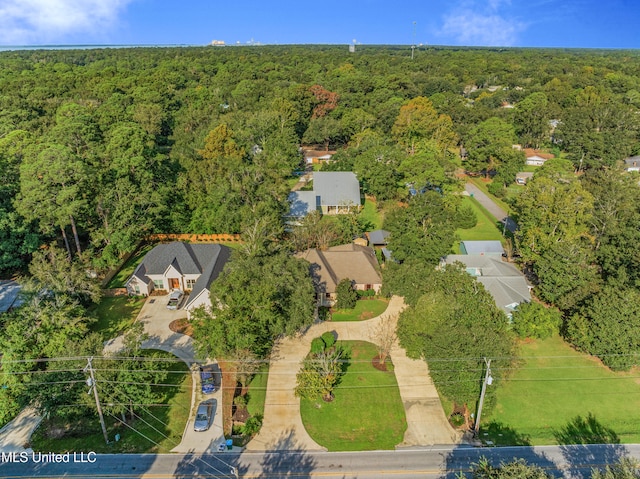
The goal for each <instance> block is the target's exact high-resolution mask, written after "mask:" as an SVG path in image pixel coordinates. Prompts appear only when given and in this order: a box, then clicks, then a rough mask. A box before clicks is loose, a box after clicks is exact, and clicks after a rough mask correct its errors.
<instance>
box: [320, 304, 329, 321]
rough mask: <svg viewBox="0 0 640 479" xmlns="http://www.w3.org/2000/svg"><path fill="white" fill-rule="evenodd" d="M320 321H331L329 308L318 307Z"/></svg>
mask: <svg viewBox="0 0 640 479" xmlns="http://www.w3.org/2000/svg"><path fill="white" fill-rule="evenodd" d="M318 319H319V320H320V321H326V320H327V319H331V318H330V316H329V308H327V307H326V306H318Z"/></svg>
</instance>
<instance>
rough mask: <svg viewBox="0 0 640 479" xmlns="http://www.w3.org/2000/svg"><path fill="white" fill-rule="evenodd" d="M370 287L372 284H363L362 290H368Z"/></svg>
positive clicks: (371, 287)
mask: <svg viewBox="0 0 640 479" xmlns="http://www.w3.org/2000/svg"><path fill="white" fill-rule="evenodd" d="M370 289H373V285H370V284H365V285H364V290H365V291H369V290H370Z"/></svg>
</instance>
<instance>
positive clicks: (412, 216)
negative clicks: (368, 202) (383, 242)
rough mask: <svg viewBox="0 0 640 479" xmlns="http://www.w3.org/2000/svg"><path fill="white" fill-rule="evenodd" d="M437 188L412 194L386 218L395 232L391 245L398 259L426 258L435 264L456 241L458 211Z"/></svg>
mask: <svg viewBox="0 0 640 479" xmlns="http://www.w3.org/2000/svg"><path fill="white" fill-rule="evenodd" d="M450 209H451V208H450V206H449V205H448V204H447V203H445V201H444V199H443V197H442V196H441V195H440V194H438V193H437V192H435V191H427V192H425V193H423V194H418V195H416V196H414V197H413V198H411V200H410V201H409V204H408V205H407V206H406V207H404V206H401V207H396V208H394V209H393V210H392V211H391V212H390V213H389V214H388V215H387V216H386V218H385V222H384V225H385V229H387V230H389V232H390V233H391V237H390V241H389V249H390V250H391V251H393V257H394V259H396V260H397V261H422V262H425V263H426V264H431V265H435V264H437V262H438V260H439V259H440V258H441V257H443V256H446V254H447V253H448V252H449V251H450V250H451V245H452V244H453V241H454V217H455V212H452V211H450Z"/></svg>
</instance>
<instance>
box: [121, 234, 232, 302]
mask: <svg viewBox="0 0 640 479" xmlns="http://www.w3.org/2000/svg"><path fill="white" fill-rule="evenodd" d="M230 256H231V250H230V249H229V248H228V247H227V246H223V245H219V244H189V243H182V242H179V241H175V242H173V243H169V244H159V245H157V246H156V247H155V248H153V249H152V250H151V251H149V252H148V253H147V254H146V256H145V257H144V259H143V260H142V262H141V263H140V264H139V265H138V267H137V268H136V270H135V271H134V272H133V274H132V275H131V277H130V278H129V279H128V280H127V282H126V283H125V287H126V288H127V291H128V292H129V294H133V295H143V296H148V295H149V294H150V293H151V292H152V291H153V290H162V291H172V290H175V289H180V290H182V291H186V292H188V293H189V296H188V298H187V300H186V303H185V305H184V309H185V310H187V311H188V312H191V311H192V310H193V309H195V308H197V307H199V306H205V307H206V308H209V307H211V301H210V299H209V286H210V285H211V283H212V282H213V281H214V280H215V279H216V278H217V277H218V276H219V275H220V273H221V272H222V269H223V268H224V265H225V264H226V263H227V261H229V257H230Z"/></svg>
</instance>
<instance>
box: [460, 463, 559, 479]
mask: <svg viewBox="0 0 640 479" xmlns="http://www.w3.org/2000/svg"><path fill="white" fill-rule="evenodd" d="M459 477H460V479H462V478H464V477H466V476H464V475H462V474H460V476H459ZM471 477H472V478H473V479H553V477H554V476H553V475H551V474H550V473H548V472H547V471H546V470H545V469H543V468H542V467H540V466H536V465H533V464H527V462H526V461H525V460H524V459H514V460H512V461H511V462H501V463H500V465H499V466H494V465H492V464H491V463H490V462H489V461H488V460H487V459H485V458H482V459H481V460H480V462H479V463H478V464H476V465H474V467H473V470H472V471H471Z"/></svg>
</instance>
